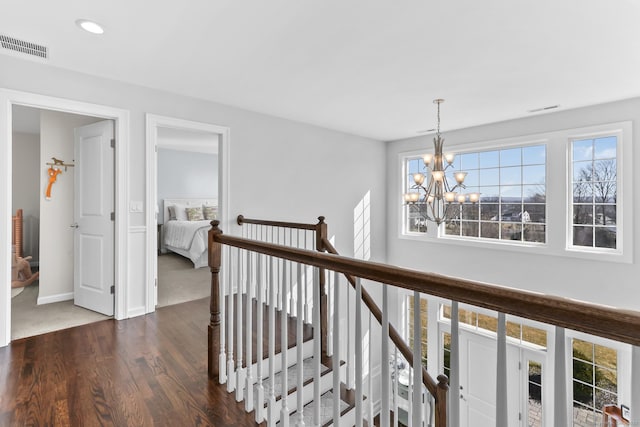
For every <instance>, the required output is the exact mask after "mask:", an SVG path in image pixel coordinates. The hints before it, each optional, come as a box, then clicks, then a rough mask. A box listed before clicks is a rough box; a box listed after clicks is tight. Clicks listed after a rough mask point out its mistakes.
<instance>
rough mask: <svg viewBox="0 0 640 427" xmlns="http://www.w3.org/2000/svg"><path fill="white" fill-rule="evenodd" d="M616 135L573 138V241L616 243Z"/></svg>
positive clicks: (581, 243) (590, 244)
mask: <svg viewBox="0 0 640 427" xmlns="http://www.w3.org/2000/svg"><path fill="white" fill-rule="evenodd" d="M616 144H617V138H616V137H615V136H608V137H602V138H594V139H583V140H579V141H573V147H572V153H573V162H572V164H573V217H572V220H573V227H572V228H573V244H574V245H575V246H587V247H594V248H608V249H615V248H616V246H617V239H616V234H617V228H616V225H617V162H616Z"/></svg>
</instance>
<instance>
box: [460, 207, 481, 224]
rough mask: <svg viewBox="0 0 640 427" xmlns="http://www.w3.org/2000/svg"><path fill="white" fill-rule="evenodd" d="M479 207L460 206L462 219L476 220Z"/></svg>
mask: <svg viewBox="0 0 640 427" xmlns="http://www.w3.org/2000/svg"><path fill="white" fill-rule="evenodd" d="M479 210H480V206H479V205H477V204H470V203H465V204H463V205H462V219H464V220H467V221H468V220H478V217H479Z"/></svg>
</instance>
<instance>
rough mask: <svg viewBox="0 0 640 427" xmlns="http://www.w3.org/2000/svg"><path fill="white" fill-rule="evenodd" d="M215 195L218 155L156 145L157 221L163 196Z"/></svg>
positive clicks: (197, 196)
mask: <svg viewBox="0 0 640 427" xmlns="http://www.w3.org/2000/svg"><path fill="white" fill-rule="evenodd" d="M217 197H218V156H217V155H216V154H209V153H197V152H195V151H180V150H170V149H166V148H161V147H159V148H158V224H163V223H164V210H163V204H162V201H163V200H164V199H188V198H203V199H215V198H217Z"/></svg>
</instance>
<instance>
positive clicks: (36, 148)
mask: <svg viewBox="0 0 640 427" xmlns="http://www.w3.org/2000/svg"><path fill="white" fill-rule="evenodd" d="M12 139H13V152H12V161H13V165H14V167H13V169H12V180H13V182H12V186H13V193H12V201H11V206H12V208H11V212H12V213H13V214H15V213H16V211H17V210H18V209H22V210H23V215H24V228H23V237H24V248H23V249H24V255H25V256H26V255H30V256H32V257H33V262H37V261H38V259H39V258H38V245H37V241H38V239H39V236H38V222H39V221H40V199H39V195H40V174H41V172H40V135H38V134H30V133H18V132H14V133H13V136H12ZM16 166H18V167H16ZM31 233H33V234H34V235H33V236H32V235H31ZM32 241H33V242H34V243H36V244H34V245H32V244H31V242H32Z"/></svg>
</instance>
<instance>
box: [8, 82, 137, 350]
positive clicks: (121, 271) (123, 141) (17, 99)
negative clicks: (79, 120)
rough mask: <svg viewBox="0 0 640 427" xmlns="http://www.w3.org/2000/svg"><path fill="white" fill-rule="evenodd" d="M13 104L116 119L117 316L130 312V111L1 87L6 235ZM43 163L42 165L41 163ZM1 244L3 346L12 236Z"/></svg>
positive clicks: (9, 192)
mask: <svg viewBox="0 0 640 427" xmlns="http://www.w3.org/2000/svg"><path fill="white" fill-rule="evenodd" d="M13 106H24V107H32V108H36V109H44V110H51V111H56V112H64V113H71V114H78V115H85V116H92V117H96V118H100V119H110V120H113V121H114V123H115V125H114V130H115V139H116V141H118V144H119V149H118V150H116V154H115V162H114V163H115V168H114V169H115V181H116V183H115V221H114V229H115V251H114V274H115V280H114V281H115V284H114V293H115V302H114V317H115V318H116V319H124V318H125V317H126V314H127V307H126V301H127V295H126V294H127V292H126V291H127V289H126V275H127V274H126V273H127V265H128V263H127V257H126V250H124V249H123V248H126V247H127V245H128V235H127V227H126V226H125V225H126V214H127V212H126V210H125V209H124V207H125V206H126V194H127V192H126V188H127V186H128V184H129V183H128V181H127V179H128V177H127V175H126V173H124V172H125V171H126V159H127V158H128V155H129V154H128V145H129V144H128V139H129V113H128V112H127V111H125V110H120V109H116V108H111V107H105V106H100V105H96V104H89V103H85V102H79V101H74V100H68V99H62V98H54V97H48V96H44V95H39V94H32V93H26V92H19V91H12V90H5V89H0V134H3V135H5V136H6V141H7V143H6V144H2V145H0V177H1V178H2V179H0V182H2V183H3V185H4V187H3V191H2V192H0V223H2V224H5V227H6V228H5V230H6V232H5V233H3V234H5V235H6V236H10V235H11V225H10V224H11V221H10V219H11V217H12V216H13V214H14V213H13V212H12V208H13V206H12V196H13V175H12V174H13V164H12V151H13V150H12V145H13V137H12V132H11V130H12V116H13V111H12V110H13ZM40 166H41V165H40ZM54 191H55V190H54ZM4 242H5V244H3V245H0V277H3V278H4V283H5V284H6V285H5V287H4V291H1V292H0V347H1V346H5V345H7V344H8V343H9V342H10V340H11V318H12V310H11V308H12V307H11V286H10V284H11V258H12V257H11V253H12V252H11V250H12V248H11V247H12V244H11V240H10V239H9V238H7V239H6V240H4Z"/></svg>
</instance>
